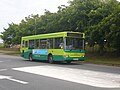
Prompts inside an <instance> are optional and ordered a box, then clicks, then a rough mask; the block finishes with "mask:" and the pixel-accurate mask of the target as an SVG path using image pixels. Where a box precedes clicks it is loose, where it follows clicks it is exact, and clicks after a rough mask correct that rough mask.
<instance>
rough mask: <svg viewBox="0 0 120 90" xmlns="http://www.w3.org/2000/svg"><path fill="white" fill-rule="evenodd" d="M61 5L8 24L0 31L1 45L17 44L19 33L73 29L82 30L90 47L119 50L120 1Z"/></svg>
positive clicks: (75, 1) (87, 0)
mask: <svg viewBox="0 0 120 90" xmlns="http://www.w3.org/2000/svg"><path fill="white" fill-rule="evenodd" d="M69 4H70V5H69V6H65V5H61V6H59V7H58V11H57V12H56V13H51V12H50V11H49V10H45V13H44V15H41V16H39V15H38V14H37V15H30V16H28V17H25V19H23V20H22V21H21V22H20V23H19V24H14V23H12V24H9V27H8V28H7V29H4V30H5V31H4V32H2V39H3V40H4V43H5V45H10V44H20V39H21V37H22V36H28V35H35V34H43V33H51V32H60V31H77V32H85V33H86V42H88V44H89V45H90V46H91V47H94V45H95V44H98V45H99V51H100V53H102V52H103V51H104V50H105V47H107V48H109V47H112V48H114V49H115V50H116V51H117V52H119V53H120V26H119V24H120V2H118V1H116V0H73V1H69Z"/></svg>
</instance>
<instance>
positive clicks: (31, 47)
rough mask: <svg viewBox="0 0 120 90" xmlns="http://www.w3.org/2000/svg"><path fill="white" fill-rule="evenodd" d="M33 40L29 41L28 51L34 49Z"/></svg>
mask: <svg viewBox="0 0 120 90" xmlns="http://www.w3.org/2000/svg"><path fill="white" fill-rule="evenodd" d="M34 46H35V45H34V40H29V49H34Z"/></svg>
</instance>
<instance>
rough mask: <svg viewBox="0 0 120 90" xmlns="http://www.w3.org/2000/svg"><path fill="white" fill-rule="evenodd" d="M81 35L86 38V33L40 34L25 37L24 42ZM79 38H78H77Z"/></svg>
mask: <svg viewBox="0 0 120 90" xmlns="http://www.w3.org/2000/svg"><path fill="white" fill-rule="evenodd" d="M68 33H69V34H79V35H80V34H81V35H82V37H81V38H85V35H84V33H81V32H70V31H69V32H57V33H49V34H39V35H32V36H25V37H22V40H32V39H40V38H41V39H44V38H55V37H67V34H68ZM77 37H78V36H77Z"/></svg>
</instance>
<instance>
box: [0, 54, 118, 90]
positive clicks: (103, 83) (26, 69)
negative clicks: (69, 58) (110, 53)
mask: <svg viewBox="0 0 120 90" xmlns="http://www.w3.org/2000/svg"><path fill="white" fill-rule="evenodd" d="M0 90H120V67H112V66H104V65H94V64H82V65H81V64H80V63H79V62H74V63H72V64H70V65H67V64H65V63H55V64H49V63H47V62H40V61H34V62H31V61H28V60H25V59H23V58H21V57H19V56H9V55H0Z"/></svg>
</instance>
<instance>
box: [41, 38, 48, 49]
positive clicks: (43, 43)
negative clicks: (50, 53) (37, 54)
mask: <svg viewBox="0 0 120 90" xmlns="http://www.w3.org/2000/svg"><path fill="white" fill-rule="evenodd" d="M40 49H47V39H41V40H40Z"/></svg>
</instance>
